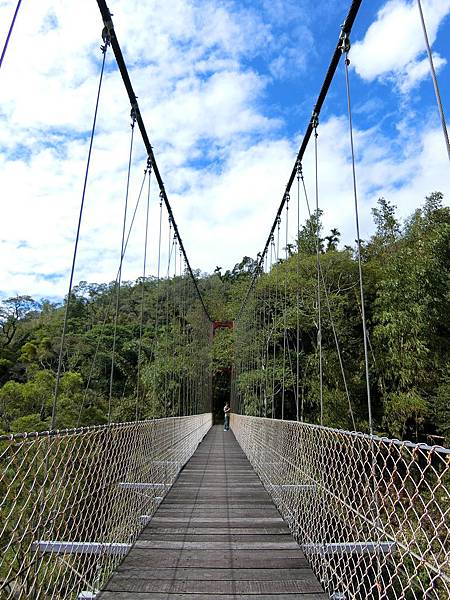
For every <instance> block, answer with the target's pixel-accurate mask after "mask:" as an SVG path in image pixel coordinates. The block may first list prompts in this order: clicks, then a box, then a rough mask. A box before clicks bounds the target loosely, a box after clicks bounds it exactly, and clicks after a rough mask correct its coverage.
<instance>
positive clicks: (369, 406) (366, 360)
mask: <svg viewBox="0 0 450 600" xmlns="http://www.w3.org/2000/svg"><path fill="white" fill-rule="evenodd" d="M349 50H350V40H349V38H348V36H344V37H343V40H342V52H343V53H345V60H344V71H345V87H346V92H347V111H348V125H349V137H350V151H351V157H352V179H353V197H354V205H355V223H356V248H357V254H358V273H359V291H360V297H361V317H362V329H363V340H364V366H365V375H366V390H367V411H368V420H369V432H370V435H373V422H372V401H371V393H370V375H369V351H368V348H367V325H366V311H365V300H364V284H363V271H362V258H361V237H360V233H359V211H358V188H357V185H356V167H355V148H354V144H353V120H352V106H351V96H350V79H349V74H348V66H349V64H350V60H349V58H348V53H349Z"/></svg>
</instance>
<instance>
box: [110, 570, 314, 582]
mask: <svg viewBox="0 0 450 600" xmlns="http://www.w3.org/2000/svg"><path fill="white" fill-rule="evenodd" d="M119 571H120V573H121V574H122V575H126V574H127V573H128V574H129V575H128V576H129V577H133V576H134V574H135V573H136V572H139V575H138V576H139V577H141V578H144V577H145V579H148V580H152V579H160V580H163V579H170V580H172V579H174V577H175V576H176V577H178V578H180V579H182V580H183V581H204V580H209V581H255V580H258V581H283V580H285V579H302V578H304V577H305V576H306V575H309V574H310V573H311V571H310V569H309V568H307V567H304V568H303V569H198V568H197V569H196V568H186V567H182V568H177V567H173V568H160V569H155V568H149V569H139V571H138V569H134V568H131V567H129V568H125V567H123V566H121V567H120V568H119Z"/></svg>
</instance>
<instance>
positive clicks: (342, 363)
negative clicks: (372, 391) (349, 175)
mask: <svg viewBox="0 0 450 600" xmlns="http://www.w3.org/2000/svg"><path fill="white" fill-rule="evenodd" d="M299 174H300V179H301V181H302V186H303V193H304V195H305V201H306V207H307V210H308V216H309V220H310V223H311V216H312V213H311V209H310V205H309V198H308V192H307V190H306V183H305V178H304V175H303V169H302V165H301V163H300V164H299ZM311 232H313V229H312V223H311ZM320 276H321V280H322V288H323V291H324V294H325V302H326V304H327V310H328V316H329V317H330V324H331V329H332V331H333V338H334V344H335V346H336V353H337V356H338V361H339V366H340V369H341V375H342V381H343V384H344V390H345V395H346V398H347V404H348V410H349V415H350V418H351V420H352V424H353V429H354V430H356V424H355V416H354V414H353V408H352V403H351V400H350V392H349V389H348V384H347V377H346V375H345V370H344V362H343V360H342V353H341V348H340V344H339V338H338V335H337V331H336V325H335V323H334V318H333V313H332V312H331V303H330V297H329V295H328V289H327V286H326V283H325V276H324V274H323V269H322V265H320Z"/></svg>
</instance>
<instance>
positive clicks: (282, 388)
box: [281, 193, 289, 421]
mask: <svg viewBox="0 0 450 600" xmlns="http://www.w3.org/2000/svg"><path fill="white" fill-rule="evenodd" d="M285 211H286V222H285V240H284V241H285V249H284V251H285V264H284V306H283V374H282V387H281V420H282V421H284V402H285V396H286V389H285V387H286V336H287V278H288V258H289V249H288V235H289V194H288V193H286V203H285Z"/></svg>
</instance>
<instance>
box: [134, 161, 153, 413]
mask: <svg viewBox="0 0 450 600" xmlns="http://www.w3.org/2000/svg"><path fill="white" fill-rule="evenodd" d="M147 169H148V189H147V205H146V210H145V233H144V261H143V265H142V281H141V310H140V315H139V346H138V360H137V382H136V414H135V419H136V421H138V418H139V400H140V399H139V394H140V381H141V355H142V332H143V325H144V299H145V279H146V276H147V248H148V221H149V212H150V194H151V182H152V163H151V162H150V160H148V162H147Z"/></svg>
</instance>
